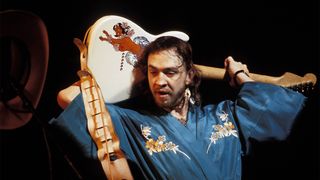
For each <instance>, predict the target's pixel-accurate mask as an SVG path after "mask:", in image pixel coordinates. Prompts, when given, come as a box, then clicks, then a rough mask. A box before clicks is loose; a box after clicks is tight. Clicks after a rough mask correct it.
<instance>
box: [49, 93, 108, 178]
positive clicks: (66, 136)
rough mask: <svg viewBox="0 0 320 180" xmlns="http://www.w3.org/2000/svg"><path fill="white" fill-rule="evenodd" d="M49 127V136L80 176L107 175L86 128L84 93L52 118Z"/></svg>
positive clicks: (95, 176) (97, 176)
mask: <svg viewBox="0 0 320 180" xmlns="http://www.w3.org/2000/svg"><path fill="white" fill-rule="evenodd" d="M49 127H50V128H49V129H48V130H49V135H50V137H51V138H52V139H53V141H54V142H55V144H56V145H57V148H58V149H59V150H60V151H61V153H62V154H63V155H64V157H67V159H66V161H68V163H69V164H70V163H72V165H71V166H72V168H73V170H74V172H75V173H76V174H77V175H78V176H79V178H80V179H99V180H100V179H101V180H105V179H106V176H105V174H104V171H103V169H102V166H101V164H100V161H99V160H98V158H97V147H96V145H95V143H94V141H93V140H92V138H91V136H90V134H89V131H88V130H87V120H86V115H85V110H84V105H83V101H82V96H81V93H80V95H78V96H77V97H76V98H75V99H74V100H73V101H72V102H71V104H70V105H69V106H68V107H67V108H66V109H65V110H64V111H63V112H62V113H61V114H60V115H59V116H58V117H57V118H52V119H51V120H50V121H49Z"/></svg>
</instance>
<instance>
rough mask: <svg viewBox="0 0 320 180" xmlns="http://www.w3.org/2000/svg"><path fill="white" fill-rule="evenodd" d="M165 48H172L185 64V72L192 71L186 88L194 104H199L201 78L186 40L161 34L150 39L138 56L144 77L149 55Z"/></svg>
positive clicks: (146, 71)
mask: <svg viewBox="0 0 320 180" xmlns="http://www.w3.org/2000/svg"><path fill="white" fill-rule="evenodd" d="M165 50H173V51H174V52H175V54H176V55H177V56H178V57H179V59H181V62H182V63H183V64H184V65H185V67H186V70H187V72H189V71H193V74H194V76H193V79H192V82H191V84H190V85H189V86H188V88H189V89H190V91H191V98H193V99H194V100H195V104H196V105H200V104H201V98H200V93H199V86H200V82H201V78H200V73H199V70H198V69H197V68H196V67H195V66H194V64H193V60H192V56H193V55H192V48H191V45H190V44H189V43H188V42H186V41H183V40H181V39H179V38H177V37H173V36H161V37H159V38H157V39H156V40H154V41H152V42H151V43H150V44H149V45H147V46H146V47H145V48H144V50H143V52H142V54H141V56H140V59H139V65H138V66H140V68H141V69H142V71H143V73H144V75H145V77H147V73H148V68H147V65H148V57H149V55H150V54H153V53H156V52H160V51H165Z"/></svg>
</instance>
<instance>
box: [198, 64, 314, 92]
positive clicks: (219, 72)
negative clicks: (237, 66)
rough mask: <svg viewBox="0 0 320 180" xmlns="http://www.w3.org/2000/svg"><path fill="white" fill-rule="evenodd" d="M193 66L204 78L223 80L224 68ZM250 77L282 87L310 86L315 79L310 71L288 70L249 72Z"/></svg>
mask: <svg viewBox="0 0 320 180" xmlns="http://www.w3.org/2000/svg"><path fill="white" fill-rule="evenodd" d="M195 66H196V67H197V68H198V69H199V70H200V74H201V77H202V78H204V79H213V80H223V79H224V77H225V73H226V70H225V69H224V68H217V67H209V66H203V65H197V64H196V65H195ZM250 77H251V78H252V79H253V80H255V81H257V82H263V83H269V84H275V85H280V86H283V87H294V86H299V85H305V84H310V85H311V87H313V86H314V85H315V83H316V81H317V78H316V76H315V75H314V74H312V73H307V74H306V75H305V76H304V77H300V76H298V75H296V74H293V73H290V72H286V73H284V74H283V75H282V76H279V77H276V76H268V75H262V74H255V73H250Z"/></svg>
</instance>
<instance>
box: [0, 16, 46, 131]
mask: <svg viewBox="0 0 320 180" xmlns="http://www.w3.org/2000/svg"><path fill="white" fill-rule="evenodd" d="M0 27H1V28H0V45H1V47H0V48H1V51H0V55H1V57H0V129H15V128H18V127H21V126H23V125H25V124H26V123H27V122H29V121H30V120H31V119H32V116H33V112H34V111H33V110H34V109H36V108H37V105H38V103H39V101H40V97H41V94H42V90H43V87H44V82H45V79H46V74H47V66H48V59H49V42H48V34H47V29H46V26H45V24H44V22H43V21H42V19H41V18H39V17H38V16H37V15H35V14H33V13H31V12H28V11H22V10H6V11H2V12H0Z"/></svg>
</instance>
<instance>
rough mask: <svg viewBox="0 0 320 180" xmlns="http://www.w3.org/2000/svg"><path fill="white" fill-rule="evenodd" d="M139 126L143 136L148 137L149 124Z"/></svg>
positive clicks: (149, 132)
mask: <svg viewBox="0 0 320 180" xmlns="http://www.w3.org/2000/svg"><path fill="white" fill-rule="evenodd" d="M140 128H141V133H142V135H143V137H145V138H146V139H149V138H148V137H149V136H150V135H151V127H149V126H145V127H143V126H142V125H140Z"/></svg>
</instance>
